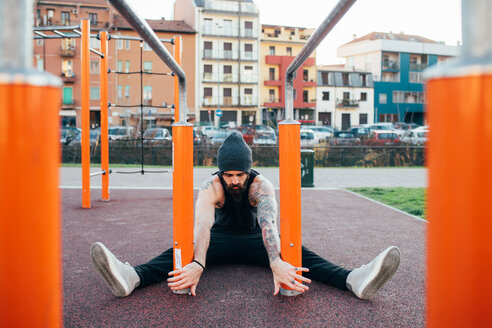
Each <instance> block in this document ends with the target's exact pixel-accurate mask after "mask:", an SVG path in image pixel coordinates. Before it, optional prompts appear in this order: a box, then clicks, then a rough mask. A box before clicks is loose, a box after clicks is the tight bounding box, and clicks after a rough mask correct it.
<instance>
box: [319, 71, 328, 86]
mask: <svg viewBox="0 0 492 328" xmlns="http://www.w3.org/2000/svg"><path fill="white" fill-rule="evenodd" d="M321 84H322V85H328V72H321Z"/></svg>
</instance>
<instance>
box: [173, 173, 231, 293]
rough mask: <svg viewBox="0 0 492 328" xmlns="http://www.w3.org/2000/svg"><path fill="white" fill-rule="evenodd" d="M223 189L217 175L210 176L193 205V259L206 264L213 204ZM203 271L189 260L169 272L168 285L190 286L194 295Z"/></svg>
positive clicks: (221, 197)
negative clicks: (177, 268) (179, 267)
mask: <svg viewBox="0 0 492 328" xmlns="http://www.w3.org/2000/svg"><path fill="white" fill-rule="evenodd" d="M223 199H224V190H223V188H222V185H221V184H220V182H219V179H218V177H217V176H213V177H210V179H208V180H205V181H204V182H203V183H202V185H201V186H200V191H199V192H198V198H197V201H196V206H195V229H194V236H195V245H194V259H195V260H197V261H198V262H200V263H201V264H202V265H204V266H205V265H206V263H205V261H206V258H207V250H208V246H209V243H210V229H211V228H212V225H213V223H214V219H215V205H216V204H218V203H220V202H221V201H223ZM202 273H203V268H202V267H201V266H200V265H199V264H197V263H195V262H191V263H189V264H188V265H186V266H185V267H183V268H182V269H179V270H175V271H172V272H169V275H170V276H173V277H171V278H169V279H168V282H169V283H168V286H169V287H170V288H171V289H172V290H180V289H185V288H190V289H191V290H190V291H191V294H192V295H193V296H196V293H195V290H196V286H197V285H198V281H199V280H200V277H201V275H202Z"/></svg>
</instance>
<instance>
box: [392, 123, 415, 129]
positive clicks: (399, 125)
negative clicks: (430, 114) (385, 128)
mask: <svg viewBox="0 0 492 328" xmlns="http://www.w3.org/2000/svg"><path fill="white" fill-rule="evenodd" d="M419 126H420V125H418V124H417V123H407V122H396V123H393V127H394V128H395V129H398V130H413V129H415V128H418V127H419Z"/></svg>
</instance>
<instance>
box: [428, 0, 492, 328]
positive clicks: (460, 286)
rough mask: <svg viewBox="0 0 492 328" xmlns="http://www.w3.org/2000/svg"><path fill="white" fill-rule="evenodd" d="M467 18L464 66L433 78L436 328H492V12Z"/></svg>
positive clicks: (431, 273)
mask: <svg viewBox="0 0 492 328" xmlns="http://www.w3.org/2000/svg"><path fill="white" fill-rule="evenodd" d="M462 10H463V24H462V26H463V48H462V55H461V57H460V59H459V60H458V61H454V62H449V63H448V64H446V63H444V64H443V65H441V66H440V67H437V68H436V69H435V70H434V71H433V72H429V73H428V76H427V77H428V78H429V80H428V82H427V111H428V121H429V126H430V132H429V143H428V146H429V152H428V154H429V156H428V168H429V190H428V218H429V226H428V247H427V249H428V256H427V258H428V269H427V272H428V273H427V275H428V281H427V302H428V304H427V323H428V326H429V327H492V311H491V309H492V279H491V277H492V242H491V237H490V236H491V235H492V207H491V204H492V192H491V190H492V173H491V170H490V165H491V163H492V69H491V68H490V67H491V65H492V56H491V53H492V40H491V38H490V36H489V32H490V30H491V27H492V23H491V21H490V19H489V17H490V15H491V14H492V7H490V6H489V5H485V1H481V0H480V1H476V0H470V1H463V2H462ZM457 125H458V126H459V130H460V131H462V133H457V131H456V126H457Z"/></svg>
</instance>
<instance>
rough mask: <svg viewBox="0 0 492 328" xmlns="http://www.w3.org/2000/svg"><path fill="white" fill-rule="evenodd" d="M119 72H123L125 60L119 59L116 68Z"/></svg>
mask: <svg viewBox="0 0 492 328" xmlns="http://www.w3.org/2000/svg"><path fill="white" fill-rule="evenodd" d="M116 71H117V72H123V61H121V60H118V66H117V68H116Z"/></svg>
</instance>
